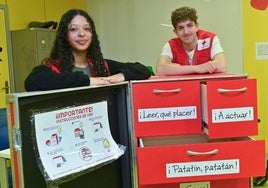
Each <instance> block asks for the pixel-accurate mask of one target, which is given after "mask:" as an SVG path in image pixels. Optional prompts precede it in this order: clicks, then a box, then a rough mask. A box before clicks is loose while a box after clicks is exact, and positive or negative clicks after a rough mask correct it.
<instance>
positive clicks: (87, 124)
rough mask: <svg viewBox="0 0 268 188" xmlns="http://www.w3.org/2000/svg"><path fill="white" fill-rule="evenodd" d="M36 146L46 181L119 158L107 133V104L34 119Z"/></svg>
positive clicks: (41, 114)
mask: <svg viewBox="0 0 268 188" xmlns="http://www.w3.org/2000/svg"><path fill="white" fill-rule="evenodd" d="M34 125H35V134H36V143H37V148H38V152H39V155H40V160H41V162H42V165H43V167H44V170H45V172H46V173H47V176H48V177H49V178H48V180H55V179H58V178H61V177H64V176H67V175H70V174H73V173H77V172H80V171H83V170H86V169H89V168H94V167H95V166H96V165H102V164H105V163H107V162H109V161H112V160H115V159H117V158H118V157H120V156H121V155H122V154H123V151H122V149H120V148H119V146H118V145H117V144H116V143H115V141H114V139H113V138H112V135H111V133H110V127H109V121H108V110H107V101H103V102H98V103H94V104H88V105H83V106H76V107H70V108H65V109H61V110H55V111H50V112H45V113H39V114H35V115H34Z"/></svg>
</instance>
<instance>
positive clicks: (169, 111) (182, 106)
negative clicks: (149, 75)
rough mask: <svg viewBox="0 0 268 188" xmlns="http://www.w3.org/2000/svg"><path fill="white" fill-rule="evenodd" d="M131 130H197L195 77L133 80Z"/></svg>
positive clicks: (169, 132) (153, 133) (154, 132)
mask: <svg viewBox="0 0 268 188" xmlns="http://www.w3.org/2000/svg"><path fill="white" fill-rule="evenodd" d="M132 86H133V90H132V91H133V107H134V124H135V134H136V136H137V137H142V136H157V135H158V136H159V135H178V134H190V133H191V134H192V133H201V112H200V110H201V109H200V86H199V82H198V81H180V82H178V81H163V82H148V83H133V85H132Z"/></svg>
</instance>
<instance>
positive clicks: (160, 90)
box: [153, 88, 181, 93]
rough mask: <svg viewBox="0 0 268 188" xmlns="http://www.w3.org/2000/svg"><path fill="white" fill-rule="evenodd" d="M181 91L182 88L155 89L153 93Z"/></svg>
mask: <svg viewBox="0 0 268 188" xmlns="http://www.w3.org/2000/svg"><path fill="white" fill-rule="evenodd" d="M180 91H181V89H180V88H178V89H169V90H162V89H153V93H179V92H180Z"/></svg>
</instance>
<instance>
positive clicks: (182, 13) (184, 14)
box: [171, 7, 198, 29]
mask: <svg viewBox="0 0 268 188" xmlns="http://www.w3.org/2000/svg"><path fill="white" fill-rule="evenodd" d="M197 18H198V17H197V15H196V10H195V9H193V8H190V7H181V8H178V9H176V10H174V11H172V13H171V23H172V25H173V27H174V29H176V27H177V25H178V23H179V22H182V21H185V20H190V21H193V22H195V23H197Z"/></svg>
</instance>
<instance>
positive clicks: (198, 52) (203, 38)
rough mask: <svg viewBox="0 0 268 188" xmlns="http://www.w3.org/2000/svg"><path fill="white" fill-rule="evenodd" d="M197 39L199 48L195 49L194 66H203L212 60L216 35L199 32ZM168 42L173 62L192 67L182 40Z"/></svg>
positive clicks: (176, 39) (174, 39) (175, 39)
mask: <svg viewBox="0 0 268 188" xmlns="http://www.w3.org/2000/svg"><path fill="white" fill-rule="evenodd" d="M197 37H198V41H197V46H196V47H195V52H194V57H193V65H198V64H202V63H205V62H208V61H210V60H211V58H210V52H211V47H212V43H213V39H214V37H215V34H214V33H210V32H207V31H203V30H199V31H198V32H197ZM168 42H169V45H170V48H171V53H172V55H173V59H172V62H173V63H178V64H180V65H190V62H189V58H188V55H187V53H186V51H185V49H184V48H183V45H182V42H181V40H179V39H178V38H173V39H170V40H169V41H168Z"/></svg>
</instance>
